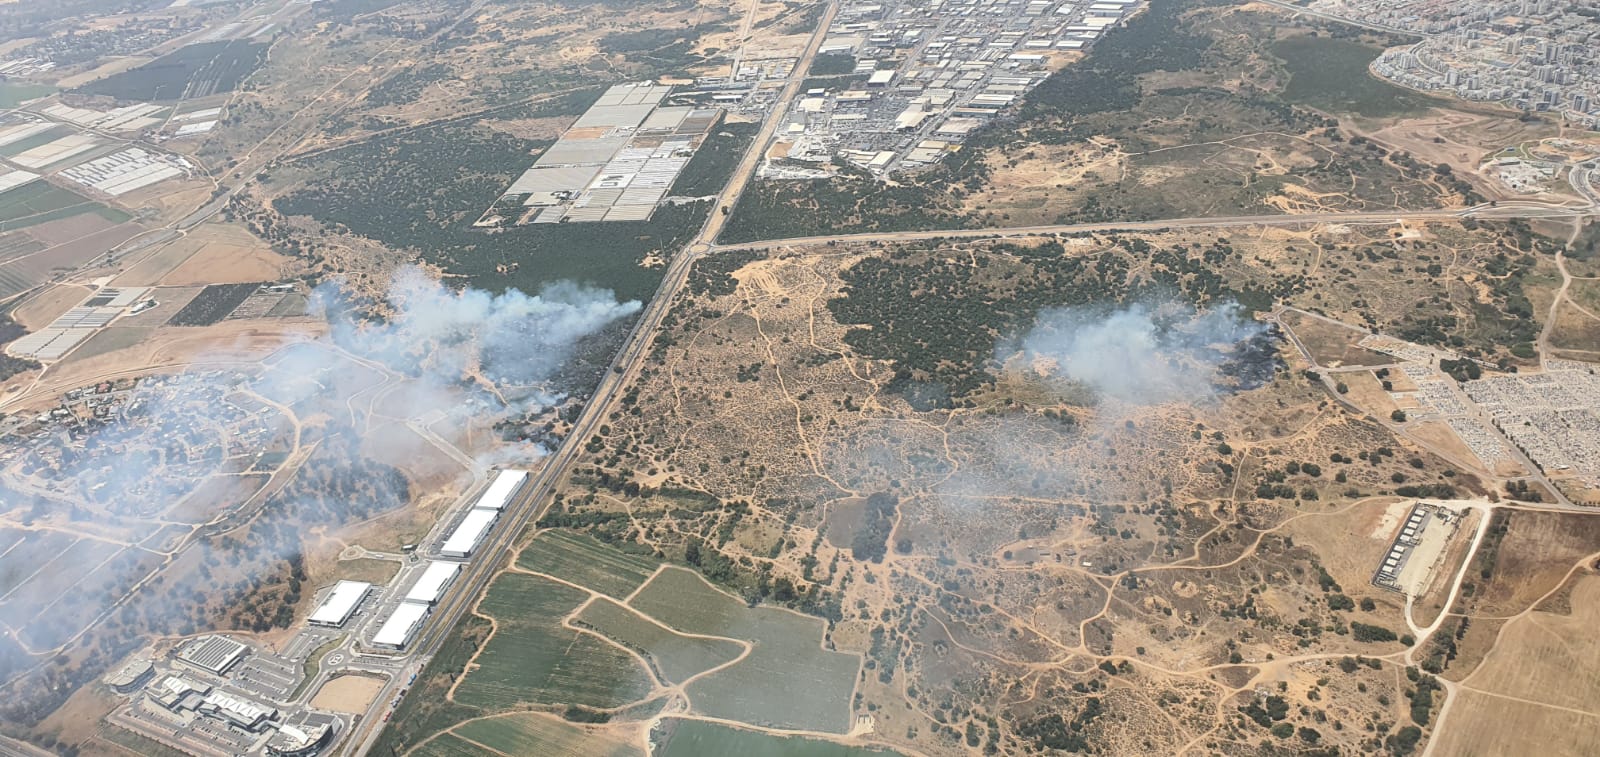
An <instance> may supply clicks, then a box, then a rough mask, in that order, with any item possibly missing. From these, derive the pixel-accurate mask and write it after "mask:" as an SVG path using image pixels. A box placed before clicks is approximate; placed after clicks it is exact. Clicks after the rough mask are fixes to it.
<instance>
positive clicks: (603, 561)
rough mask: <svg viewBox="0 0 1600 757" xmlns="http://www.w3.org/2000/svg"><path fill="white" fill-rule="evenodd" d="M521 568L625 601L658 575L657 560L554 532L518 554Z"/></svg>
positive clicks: (581, 536)
mask: <svg viewBox="0 0 1600 757" xmlns="http://www.w3.org/2000/svg"><path fill="white" fill-rule="evenodd" d="M517 567H518V568H521V569H522V570H526V571H530V572H534V573H544V574H547V575H551V576H556V577H559V578H560V579H561V580H563V581H570V582H572V583H575V584H577V585H579V586H582V587H584V588H586V589H590V590H592V591H596V592H599V593H601V594H606V595H609V596H612V597H615V598H618V599H623V598H626V597H627V596H628V595H629V594H631V593H633V590H634V589H637V588H639V586H640V585H642V584H643V583H644V582H645V580H646V579H648V578H649V577H650V575H651V574H652V573H654V572H655V570H656V561H655V560H651V559H648V558H644V557H640V556H638V555H630V554H627V553H624V552H619V551H617V550H616V549H614V548H612V547H608V546H606V545H604V544H601V543H600V542H598V541H595V539H594V537H591V536H588V535H586V534H579V533H573V532H571V531H560V530H550V531H541V532H539V534H538V535H537V536H535V537H534V538H533V540H532V541H530V542H529V543H528V545H527V546H525V547H523V548H522V551H520V552H518V553H517Z"/></svg>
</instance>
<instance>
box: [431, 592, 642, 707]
mask: <svg viewBox="0 0 1600 757" xmlns="http://www.w3.org/2000/svg"><path fill="white" fill-rule="evenodd" d="M584 599H585V597H584V595H583V593H582V592H580V591H578V590H577V589H573V588H571V587H569V586H565V585H562V584H559V583H556V582H554V581H549V580H547V579H543V578H539V577H537V576H529V575H522V574H517V573H506V574H503V575H501V576H500V577H499V578H497V579H495V582H494V584H493V585H491V586H490V587H489V591H488V593H487V594H485V596H484V599H483V602H482V603H481V604H480V605H479V611H480V612H481V613H483V614H484V615H486V616H488V617H490V618H493V619H494V623H495V627H494V632H493V634H492V635H491V636H490V637H489V639H488V641H487V643H485V644H484V646H483V649H482V650H480V651H479V652H478V654H477V656H476V658H475V659H474V660H473V662H472V663H471V665H470V666H469V667H468V670H467V674H466V676H465V677H463V678H462V679H461V682H460V683H459V684H458V685H457V687H456V690H455V700H456V701H458V702H460V703H462V704H464V705H468V706H471V707H479V708H483V709H486V710H489V711H491V712H492V711H499V710H506V709H510V708H513V707H517V706H519V705H528V704H572V705H581V706H585V707H594V708H599V709H610V708H614V707H619V706H622V705H624V704H628V703H630V702H635V701H638V700H640V699H643V698H644V697H645V696H646V695H648V694H649V693H650V690H651V684H650V682H649V676H648V675H647V674H646V672H645V670H644V669H643V668H642V667H641V666H640V665H639V661H638V660H637V659H636V658H634V657H633V656H632V655H629V654H628V653H626V652H624V651H622V650H620V649H618V648H616V647H614V646H612V645H610V644H607V643H605V642H603V641H600V640H599V639H597V638H595V637H594V636H592V635H589V634H585V633H581V632H579V631H576V630H572V629H568V628H564V627H562V625H561V618H562V617H564V616H565V615H567V614H568V613H570V612H572V611H573V610H575V609H577V607H578V605H579V604H581V603H582V602H583V600H584Z"/></svg>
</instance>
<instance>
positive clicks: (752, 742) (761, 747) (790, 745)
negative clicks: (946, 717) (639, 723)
mask: <svg viewBox="0 0 1600 757" xmlns="http://www.w3.org/2000/svg"><path fill="white" fill-rule="evenodd" d="M663 728H664V729H665V730H666V734H667V736H666V742H665V743H664V744H663V745H662V746H661V749H660V751H659V752H657V754H658V755H660V756H661V757H871V756H872V755H887V754H891V752H889V751H888V750H883V749H863V748H860V747H853V746H844V745H842V744H834V743H831V742H827V741H822V740H819V739H808V738H803V737H799V736H774V735H771V734H767V733H761V732H758V731H746V730H741V729H738V728H732V727H729V726H726V725H723V724H721V723H708V722H706V721H703V720H688V719H679V718H670V719H667V720H665V721H663Z"/></svg>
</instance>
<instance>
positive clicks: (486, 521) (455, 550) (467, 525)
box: [439, 507, 500, 557]
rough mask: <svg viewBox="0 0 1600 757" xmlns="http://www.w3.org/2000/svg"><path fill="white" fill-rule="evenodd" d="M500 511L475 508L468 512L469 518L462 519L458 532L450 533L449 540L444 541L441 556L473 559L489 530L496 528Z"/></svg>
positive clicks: (440, 550) (457, 527)
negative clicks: (495, 523)
mask: <svg viewBox="0 0 1600 757" xmlns="http://www.w3.org/2000/svg"><path fill="white" fill-rule="evenodd" d="M499 518H500V511H498V510H489V509H486V508H482V507H474V508H472V509H471V510H468V511H467V517H465V518H462V519H461V523H460V524H459V525H457V526H456V530H454V531H451V532H450V536H449V538H447V539H445V540H444V546H442V547H440V548H439V554H442V555H444V556H445V557H471V556H472V553H473V551H474V550H476V549H477V548H478V545H479V544H480V543H482V542H483V537H484V536H487V535H488V533H489V529H492V528H494V522H495V521H496V520H499Z"/></svg>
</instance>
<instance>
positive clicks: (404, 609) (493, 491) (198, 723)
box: [102, 470, 528, 757]
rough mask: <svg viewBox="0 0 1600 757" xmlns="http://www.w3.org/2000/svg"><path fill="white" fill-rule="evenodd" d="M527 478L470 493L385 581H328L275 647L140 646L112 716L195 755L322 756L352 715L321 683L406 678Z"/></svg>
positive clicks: (510, 478) (121, 677) (510, 473)
mask: <svg viewBox="0 0 1600 757" xmlns="http://www.w3.org/2000/svg"><path fill="white" fill-rule="evenodd" d="M527 480H528V473H527V471H522V470H501V471H498V472H496V473H495V475H494V477H493V478H492V479H491V480H490V481H489V484H488V485H487V486H485V487H484V488H483V490H482V491H481V492H479V493H476V494H475V495H473V496H471V497H468V498H466V499H465V500H464V502H463V505H462V507H461V508H459V509H460V513H459V514H458V515H459V517H457V518H455V519H453V520H454V521H455V525H454V526H453V527H449V526H448V524H449V523H450V520H449V519H447V520H445V521H441V523H440V529H439V530H440V533H439V534H437V535H436V536H434V537H432V538H430V539H429V540H427V541H426V542H424V543H423V544H422V545H419V547H418V549H416V550H413V551H410V553H409V554H406V555H386V556H382V557H384V558H385V559H391V560H395V561H398V562H400V563H401V567H400V569H399V570H398V571H397V572H396V574H395V576H394V577H393V578H392V579H391V580H389V581H388V583H387V584H386V585H383V586H378V585H374V584H372V583H368V582H365V581H349V580H344V581H338V582H337V583H335V584H334V585H332V586H330V587H327V588H325V589H323V590H322V591H321V592H319V593H318V595H317V602H316V604H315V608H314V609H313V610H312V611H311V613H310V615H308V616H307V617H306V619H305V624H304V625H303V626H302V627H301V628H300V630H299V631H298V632H297V633H296V634H295V636H294V637H292V638H291V639H290V640H289V641H288V642H286V643H284V644H283V645H281V647H280V648H279V651H278V652H277V653H273V652H269V651H266V650H265V649H263V648H261V647H260V646H259V645H258V644H257V643H255V642H253V641H249V640H244V639H238V638H233V637H230V636H226V635H222V634H208V635H203V636H199V637H196V638H193V639H189V640H186V641H183V642H181V643H179V644H177V645H176V646H173V647H172V648H170V649H166V650H164V651H163V650H161V649H160V648H152V649H147V650H141V651H140V652H138V653H136V654H135V655H134V656H133V657H131V658H129V659H128V660H127V661H125V662H123V663H122V665H121V666H119V667H117V668H116V669H115V670H114V671H113V672H112V673H110V674H108V675H106V676H105V677H104V678H103V679H102V680H103V682H104V683H105V685H106V686H107V687H108V688H110V689H111V691H113V692H115V693H117V694H120V695H122V696H123V697H125V698H126V701H125V702H124V704H123V705H122V706H120V707H119V708H118V709H117V711H116V712H114V713H113V714H112V716H111V718H110V719H111V722H113V723H115V724H117V725H119V726H122V727H124V728H128V729H130V730H132V731H134V732H136V733H139V734H142V735H144V736H146V737H148V738H151V739H153V740H155V741H158V742H160V743H162V744H166V745H168V746H171V747H173V748H176V749H180V750H182V751H185V752H188V753H191V754H200V755H215V756H216V757H224V756H225V755H243V754H250V755H271V756H273V757H309V755H313V754H317V753H318V752H319V751H321V750H322V749H324V748H325V747H327V746H328V745H329V744H330V743H332V742H333V741H334V739H335V737H336V736H337V734H340V733H343V732H346V731H347V730H348V729H349V728H350V727H351V726H352V725H354V721H352V720H351V717H350V715H349V714H348V713H344V712H338V711H329V710H325V709H323V708H319V707H318V706H316V704H315V702H316V701H317V700H316V698H315V694H316V692H317V691H318V690H319V688H320V686H321V684H322V683H325V682H326V681H327V680H331V679H332V678H334V677H338V676H348V675H355V676H363V677H368V678H375V679H382V680H387V681H391V682H395V681H398V682H399V683H401V684H403V683H405V682H406V680H408V679H406V678H404V677H405V676H408V675H414V672H415V670H416V669H418V668H420V666H421V664H422V663H421V662H417V661H413V660H411V659H409V658H408V657H407V656H406V655H405V654H404V653H405V652H406V650H407V649H408V648H409V647H410V646H411V644H412V642H413V641H414V640H415V639H416V637H417V634H418V633H419V632H420V631H421V630H422V628H423V627H424V626H425V625H426V624H427V621H428V619H429V617H430V616H431V614H432V612H433V609H434V606H435V605H436V604H437V603H438V602H439V601H440V600H441V599H442V598H443V597H444V596H445V594H446V593H447V592H448V591H449V590H450V589H451V588H452V587H453V586H454V585H455V582H456V579H457V577H458V576H459V575H460V573H461V571H462V568H463V562H462V559H463V558H465V557H467V556H470V555H471V553H472V552H473V550H474V549H476V548H477V546H478V544H479V543H480V542H481V541H482V540H483V538H484V537H485V536H486V535H487V534H488V533H489V532H490V531H491V530H492V529H493V527H494V525H495V523H496V521H497V519H498V517H499V514H500V512H501V511H502V510H504V509H505V508H506V506H507V505H509V504H510V503H511V501H512V500H513V498H515V497H516V496H517V495H518V494H519V493H520V492H521V491H522V489H523V486H524V485H525V484H526V483H527ZM434 545H436V546H434ZM430 554H431V555H434V556H435V557H436V558H437V559H433V558H427V557H426V556H427V555H430ZM452 558H454V559H452ZM319 668H320V675H319V677H317V678H307V671H308V670H318V669H319ZM408 671H409V672H408Z"/></svg>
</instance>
